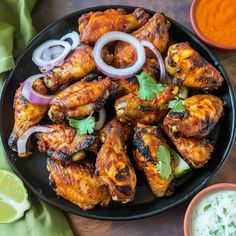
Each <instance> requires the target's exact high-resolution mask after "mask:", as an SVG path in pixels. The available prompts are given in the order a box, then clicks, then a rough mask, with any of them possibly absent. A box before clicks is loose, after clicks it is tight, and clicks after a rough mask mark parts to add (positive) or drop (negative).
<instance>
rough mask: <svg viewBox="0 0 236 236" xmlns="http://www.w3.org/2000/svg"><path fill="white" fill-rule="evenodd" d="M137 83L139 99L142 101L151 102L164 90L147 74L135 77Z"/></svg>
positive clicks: (161, 85)
mask: <svg viewBox="0 0 236 236" xmlns="http://www.w3.org/2000/svg"><path fill="white" fill-rule="evenodd" d="M136 77H137V79H138V82H139V97H140V98H141V99H142V100H153V99H155V98H156V95H158V94H160V93H161V92H163V90H164V85H163V84H160V83H157V82H156V81H155V80H154V79H153V78H152V77H151V76H150V75H149V74H148V73H147V72H142V73H141V74H139V75H137V76H136Z"/></svg>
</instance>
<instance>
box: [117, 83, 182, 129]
mask: <svg viewBox="0 0 236 236" xmlns="http://www.w3.org/2000/svg"><path fill="white" fill-rule="evenodd" d="M178 92H179V87H178V86H177V85H175V84H169V85H167V86H166V87H165V89H164V91H163V92H162V93H161V94H159V95H157V97H156V99H155V100H141V99H140V98H139V95H138V92H135V93H130V94H128V95H126V96H124V97H121V98H119V99H117V100H116V103H115V110H116V116H117V119H118V120H119V121H120V122H122V123H128V124H134V125H135V124H137V123H138V122H140V123H143V124H154V123H157V122H159V121H160V120H161V119H162V118H163V116H164V115H165V114H166V109H165V108H164V105H166V104H167V103H168V102H169V101H170V100H172V99H174V98H175V96H176V95H177V94H178Z"/></svg>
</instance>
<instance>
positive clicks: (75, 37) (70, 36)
mask: <svg viewBox="0 0 236 236" xmlns="http://www.w3.org/2000/svg"><path fill="white" fill-rule="evenodd" d="M66 39H71V40H72V45H71V49H75V48H76V47H77V46H78V45H79V44H80V38H79V34H78V33H77V32H75V31H72V32H71V33H69V34H66V35H64V36H63V37H62V38H61V40H63V41H65V40H66Z"/></svg>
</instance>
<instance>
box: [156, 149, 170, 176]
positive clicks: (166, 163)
mask: <svg viewBox="0 0 236 236" xmlns="http://www.w3.org/2000/svg"><path fill="white" fill-rule="evenodd" d="M156 156H157V158H158V163H157V164H156V168H157V170H158V172H159V174H160V176H161V177H162V178H164V179H168V178H169V177H170V175H171V165H170V160H171V157H170V151H169V149H168V148H167V146H166V145H163V144H160V145H159V146H158V150H157V154H156Z"/></svg>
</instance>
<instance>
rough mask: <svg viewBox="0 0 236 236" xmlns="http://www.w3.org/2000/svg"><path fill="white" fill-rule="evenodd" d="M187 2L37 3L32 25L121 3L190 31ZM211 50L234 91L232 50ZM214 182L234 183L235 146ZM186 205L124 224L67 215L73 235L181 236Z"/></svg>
mask: <svg viewBox="0 0 236 236" xmlns="http://www.w3.org/2000/svg"><path fill="white" fill-rule="evenodd" d="M191 2H192V1H191V0H177V1H173V0H155V1H151V0H142V1H138V0H136V1H134V0H133V1H132V0H130V1H129V0H120V1H119V0H116V1H115V0H109V1H105V0H38V2H37V4H36V6H35V9H34V11H33V23H34V25H35V26H36V28H37V30H38V31H40V30H42V29H43V28H44V27H45V26H47V25H48V24H50V23H52V22H54V21H56V20H58V19H60V18H61V17H63V16H65V15H67V14H69V13H71V12H73V11H76V10H79V9H82V8H86V7H92V6H98V5H108V4H109V5H112V4H113V5H115V4H122V5H133V6H140V7H145V8H149V9H152V10H156V11H162V12H164V13H165V14H166V15H168V16H169V17H171V18H173V19H175V20H177V21H178V22H180V23H182V24H183V25H185V26H186V27H188V28H189V29H190V30H192V27H191V24H190V20H189V9H190V5H191ZM212 51H213V52H214V54H215V55H216V56H217V57H218V59H219V60H220V62H221V63H222V65H223V66H224V68H225V70H226V72H227V73H228V75H229V77H230V79H231V81H232V82H233V85H234V89H235V90H236V51H234V52H232V51H231V52H230V51H220V50H212ZM218 182H236V145H234V147H233V149H232V151H231V154H230V157H229V159H228V160H227V161H226V163H225V164H224V166H223V167H222V168H221V170H220V171H219V173H218V174H217V176H216V177H215V178H214V180H213V181H212V182H211V183H210V184H213V183H218ZM187 205H188V202H186V203H184V204H181V205H180V206H178V207H176V208H174V209H172V210H170V211H168V212H166V213H163V214H161V215H160V216H156V217H151V218H147V219H144V220H136V221H128V222H111V221H97V220H91V219H86V218H83V217H78V216H75V215H72V214H69V215H68V219H69V222H70V224H71V226H72V229H73V231H74V233H75V235H86V236H90V235H96V236H100V235H103V236H107V235H113V236H115V235H117V236H118V235H119V236H122V235H129V236H132V235H135V236H139V235H148V236H151V235H160V236H170V235H171V236H175V235H178V236H179V235H183V230H182V225H183V218H184V213H185V210H186V207H187Z"/></svg>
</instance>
